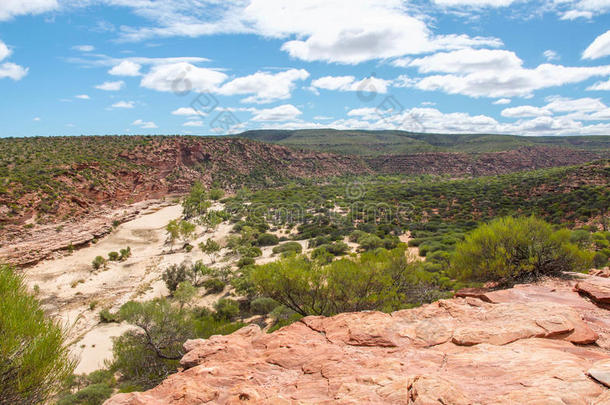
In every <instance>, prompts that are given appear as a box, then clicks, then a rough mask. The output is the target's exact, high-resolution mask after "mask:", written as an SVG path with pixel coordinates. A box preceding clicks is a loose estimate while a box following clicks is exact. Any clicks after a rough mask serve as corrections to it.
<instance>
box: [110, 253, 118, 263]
mask: <svg viewBox="0 0 610 405" xmlns="http://www.w3.org/2000/svg"><path fill="white" fill-rule="evenodd" d="M119 257H120V255H119V253H118V252H110V253H108V260H110V261H111V262H116V261H118V260H119Z"/></svg>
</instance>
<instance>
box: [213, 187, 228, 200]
mask: <svg viewBox="0 0 610 405" xmlns="http://www.w3.org/2000/svg"><path fill="white" fill-rule="evenodd" d="M224 195H225V192H224V191H223V190H221V189H219V188H213V189H211V190H210V200H214V201H218V200H220V199H222V197H224Z"/></svg>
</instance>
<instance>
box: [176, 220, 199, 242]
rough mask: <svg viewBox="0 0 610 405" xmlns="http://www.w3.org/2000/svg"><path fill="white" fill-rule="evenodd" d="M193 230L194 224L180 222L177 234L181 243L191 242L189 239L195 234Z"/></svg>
mask: <svg viewBox="0 0 610 405" xmlns="http://www.w3.org/2000/svg"><path fill="white" fill-rule="evenodd" d="M195 229H196V226H195V224H192V223H190V222H188V221H180V225H179V233H180V238H181V239H182V242H184V244H187V243H189V242H190V241H191V238H192V237H193V236H194V234H195Z"/></svg>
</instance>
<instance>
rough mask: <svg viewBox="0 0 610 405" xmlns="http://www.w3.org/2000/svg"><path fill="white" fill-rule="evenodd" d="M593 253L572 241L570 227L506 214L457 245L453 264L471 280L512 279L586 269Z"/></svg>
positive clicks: (460, 274) (456, 271) (462, 276)
mask: <svg viewBox="0 0 610 405" xmlns="http://www.w3.org/2000/svg"><path fill="white" fill-rule="evenodd" d="M590 264H591V254H589V253H588V252H585V251H582V250H580V249H579V248H578V246H577V245H575V244H573V243H571V242H570V232H569V231H568V230H560V231H553V228H552V227H551V225H549V224H548V223H546V222H544V221H542V220H540V219H537V218H534V217H519V218H512V217H505V218H499V219H496V220H494V221H492V222H490V223H489V224H486V225H482V226H480V227H479V228H477V229H476V230H474V231H473V232H471V233H470V234H468V235H467V236H466V240H465V241H464V242H461V243H459V244H458V245H457V247H456V251H455V255H454V256H453V258H452V260H451V267H452V271H453V274H454V275H455V277H457V278H459V279H460V280H470V281H500V282H501V283H512V282H515V281H522V280H536V279H538V278H540V277H542V276H549V275H559V274H561V273H562V272H565V271H584V270H586V269H588V267H589V265H590Z"/></svg>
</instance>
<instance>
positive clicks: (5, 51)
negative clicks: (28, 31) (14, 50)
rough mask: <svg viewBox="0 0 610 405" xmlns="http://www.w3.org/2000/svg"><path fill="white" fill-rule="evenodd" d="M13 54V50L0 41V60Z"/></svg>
mask: <svg viewBox="0 0 610 405" xmlns="http://www.w3.org/2000/svg"><path fill="white" fill-rule="evenodd" d="M10 55H11V50H10V49H9V48H8V46H6V44H5V43H4V42H2V41H0V61H2V60H3V59H6V58H8V57H9V56H10Z"/></svg>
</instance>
